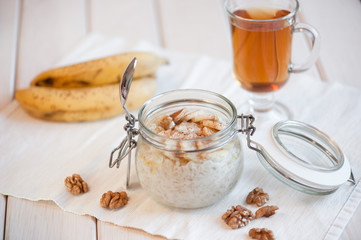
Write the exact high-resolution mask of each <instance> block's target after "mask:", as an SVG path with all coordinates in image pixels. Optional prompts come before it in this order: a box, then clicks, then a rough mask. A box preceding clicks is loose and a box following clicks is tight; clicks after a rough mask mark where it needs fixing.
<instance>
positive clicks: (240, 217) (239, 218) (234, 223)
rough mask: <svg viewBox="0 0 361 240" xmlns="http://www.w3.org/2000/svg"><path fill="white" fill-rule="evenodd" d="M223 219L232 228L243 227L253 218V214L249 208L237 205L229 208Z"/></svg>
mask: <svg viewBox="0 0 361 240" xmlns="http://www.w3.org/2000/svg"><path fill="white" fill-rule="evenodd" d="M222 219H223V220H224V221H225V222H226V223H227V225H228V226H230V227H231V228H232V229H236V228H241V227H244V226H246V225H247V224H248V223H249V222H250V221H252V220H253V214H252V212H251V210H248V209H247V208H245V207H242V206H241V205H237V206H236V207H234V206H232V208H231V209H228V210H227V212H225V213H224V214H223V216H222Z"/></svg>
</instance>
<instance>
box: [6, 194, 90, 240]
mask: <svg viewBox="0 0 361 240" xmlns="http://www.w3.org/2000/svg"><path fill="white" fill-rule="evenodd" d="M7 213H8V214H7V215H6V228H5V239H53V240H56V239H69V240H70V239H74V240H78V239H96V219H95V218H93V217H90V216H79V215H76V214H72V213H68V212H64V211H61V210H60V208H59V207H57V206H56V205H55V204H54V203H53V202H51V201H37V202H32V201H28V200H24V199H18V198H14V197H8V202H7Z"/></svg>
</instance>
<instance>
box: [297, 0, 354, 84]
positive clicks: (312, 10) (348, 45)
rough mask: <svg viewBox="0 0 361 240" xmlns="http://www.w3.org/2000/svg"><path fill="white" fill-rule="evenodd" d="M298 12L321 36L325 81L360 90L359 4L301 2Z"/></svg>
mask: <svg viewBox="0 0 361 240" xmlns="http://www.w3.org/2000/svg"><path fill="white" fill-rule="evenodd" d="M300 9H301V11H302V12H303V14H304V17H305V19H306V21H307V23H309V24H312V25H313V26H314V27H315V28H316V29H317V30H318V31H319V33H320V35H321V39H322V42H321V52H320V59H321V62H322V64H323V65H324V68H325V70H326V74H327V78H328V79H329V80H330V81H337V82H341V83H343V84H348V85H351V86H355V87H357V88H359V89H361V67H360V56H361V47H360V46H361V45H360V43H361V28H360V27H359V24H360V23H361V1H359V0H349V1H339V0H317V1H314V0H300Z"/></svg>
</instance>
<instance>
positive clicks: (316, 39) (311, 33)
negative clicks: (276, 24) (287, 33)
mask: <svg viewBox="0 0 361 240" xmlns="http://www.w3.org/2000/svg"><path fill="white" fill-rule="evenodd" d="M297 32H301V33H305V34H306V35H307V36H308V37H309V38H310V39H311V43H312V48H311V53H310V55H309V56H308V58H307V60H306V61H305V62H304V63H303V64H294V63H291V65H290V72H293V73H299V72H304V71H306V70H307V69H309V68H310V67H311V66H312V65H313V64H314V63H315V62H316V60H317V58H318V55H319V52H320V43H321V40H320V35H319V34H318V32H317V30H316V29H315V28H313V27H312V26H310V25H308V24H306V23H296V24H295V26H294V29H293V33H297Z"/></svg>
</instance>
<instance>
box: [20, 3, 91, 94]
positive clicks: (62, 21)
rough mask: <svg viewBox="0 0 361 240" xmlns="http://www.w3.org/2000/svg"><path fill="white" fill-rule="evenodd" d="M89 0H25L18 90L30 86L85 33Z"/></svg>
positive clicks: (22, 10)
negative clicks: (87, 0) (36, 77)
mask: <svg viewBox="0 0 361 240" xmlns="http://www.w3.org/2000/svg"><path fill="white" fill-rule="evenodd" d="M86 9H87V8H86V1H85V0H64V1H55V0H51V1H39V0H23V1H22V5H21V22H20V33H19V37H20V39H19V49H18V51H19V54H18V65H17V72H16V76H17V77H16V85H15V87H16V89H19V88H25V87H28V86H29V83H30V81H31V80H32V78H34V77H35V76H36V75H37V74H39V73H40V72H42V71H44V70H46V69H49V68H51V67H53V66H54V64H55V63H56V62H57V61H58V60H59V59H60V58H61V57H62V56H64V55H65V54H67V53H68V52H69V51H70V50H71V49H72V47H74V46H75V45H76V43H78V42H79V41H80V40H81V39H82V38H83V37H84V36H85V34H86V20H87V18H86Z"/></svg>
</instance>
